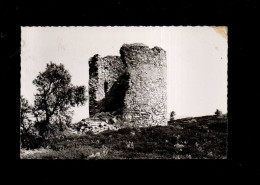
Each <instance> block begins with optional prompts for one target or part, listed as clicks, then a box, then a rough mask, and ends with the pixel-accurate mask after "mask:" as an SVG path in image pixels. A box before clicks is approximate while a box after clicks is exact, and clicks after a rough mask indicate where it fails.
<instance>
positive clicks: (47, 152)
mask: <svg viewBox="0 0 260 185" xmlns="http://www.w3.org/2000/svg"><path fill="white" fill-rule="evenodd" d="M194 120H195V121H194ZM46 146H47V148H45V149H43V148H41V149H35V150H29V151H28V150H24V149H22V150H21V158H22V159H204V158H206V159H225V158H226V157H227V119H226V117H218V116H204V117H197V118H186V119H179V120H174V121H171V122H169V125H168V126H154V127H143V128H130V127H127V128H122V129H119V130H117V131H105V132H102V133H99V134H96V135H95V134H93V133H91V132H88V133H86V134H84V135H78V134H67V135H65V136H63V137H60V138H56V139H53V140H49V141H48V143H47V144H46Z"/></svg>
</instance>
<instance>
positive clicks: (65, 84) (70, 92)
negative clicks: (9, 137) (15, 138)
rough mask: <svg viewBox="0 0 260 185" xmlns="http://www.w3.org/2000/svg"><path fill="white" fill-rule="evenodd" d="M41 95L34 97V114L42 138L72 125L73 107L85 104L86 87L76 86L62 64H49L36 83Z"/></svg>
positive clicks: (34, 81) (35, 80)
mask: <svg viewBox="0 0 260 185" xmlns="http://www.w3.org/2000/svg"><path fill="white" fill-rule="evenodd" d="M33 84H34V85H36V87H37V91H38V93H37V94H36V95H35V100H34V108H33V114H34V116H35V118H36V124H35V126H36V128H37V129H38V130H39V134H40V135H41V136H43V137H45V136H46V135H48V134H49V133H50V132H52V131H54V130H56V129H59V130H62V129H63V126H64V125H68V124H70V122H71V116H72V114H73V111H71V110H70V109H71V107H75V106H76V105H77V106H78V105H84V103H85V101H86V99H87V98H86V96H85V91H86V90H85V86H74V85H73V84H72V83H71V75H70V74H69V72H68V71H67V70H66V69H65V68H64V65H63V64H60V65H57V64H54V63H52V62H51V63H50V64H47V67H46V69H45V71H44V72H40V73H39V75H38V76H37V77H36V79H34V80H33Z"/></svg>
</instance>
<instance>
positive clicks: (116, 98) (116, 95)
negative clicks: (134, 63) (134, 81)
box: [97, 73, 129, 114]
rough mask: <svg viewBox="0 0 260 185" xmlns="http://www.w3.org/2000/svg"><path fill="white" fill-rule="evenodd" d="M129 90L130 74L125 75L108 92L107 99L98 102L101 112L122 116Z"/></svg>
mask: <svg viewBox="0 0 260 185" xmlns="http://www.w3.org/2000/svg"><path fill="white" fill-rule="evenodd" d="M128 88H129V74H128V73H123V74H122V75H121V76H120V77H119V78H118V80H117V81H115V83H114V84H113V86H112V87H111V88H110V89H109V91H107V92H106V95H105V98H104V99H102V100H100V101H99V102H97V104H98V106H97V109H98V110H99V112H111V113H112V112H113V113H114V114H121V113H122V111H123V109H124V107H125V104H124V99H125V95H126V91H127V90H128Z"/></svg>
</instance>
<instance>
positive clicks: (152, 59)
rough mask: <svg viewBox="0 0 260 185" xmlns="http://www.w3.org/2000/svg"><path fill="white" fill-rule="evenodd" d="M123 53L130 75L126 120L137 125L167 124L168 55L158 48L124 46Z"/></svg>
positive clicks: (137, 45) (126, 100)
mask: <svg viewBox="0 0 260 185" xmlns="http://www.w3.org/2000/svg"><path fill="white" fill-rule="evenodd" d="M120 53H121V56H122V60H123V62H124V63H126V65H127V71H128V73H129V89H128V90H127V92H126V96H125V109H124V119H125V120H127V121H129V122H132V123H134V124H138V125H166V124H167V119H166V118H167V115H166V114H167V91H166V90H167V86H166V79H167V76H166V75H167V70H166V67H167V63H166V52H165V51H164V50H163V49H161V48H159V47H154V48H152V49H150V48H149V47H148V46H145V45H143V44H130V45H128V44H125V45H123V46H122V47H121V49H120Z"/></svg>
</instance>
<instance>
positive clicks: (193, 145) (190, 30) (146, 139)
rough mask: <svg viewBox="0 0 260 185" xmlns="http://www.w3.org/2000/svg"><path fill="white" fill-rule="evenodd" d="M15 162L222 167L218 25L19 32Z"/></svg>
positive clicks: (224, 134) (224, 45) (224, 122)
mask: <svg viewBox="0 0 260 185" xmlns="http://www.w3.org/2000/svg"><path fill="white" fill-rule="evenodd" d="M20 58H21V77H20V84H21V88H20V159H49V160H56V159H62V160H63V159H70V160H71V159H81V160H113V159H170V160H178V159H227V157H228V156H227V153H228V119H227V115H228V111H227V110H228V104H227V101H228V98H227V97H228V96H227V95H228V93H227V92H228V72H227V71H228V27H227V26H68V27H66V26H38V27H34V26H32V27H30V26H22V27H21V53H20Z"/></svg>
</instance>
